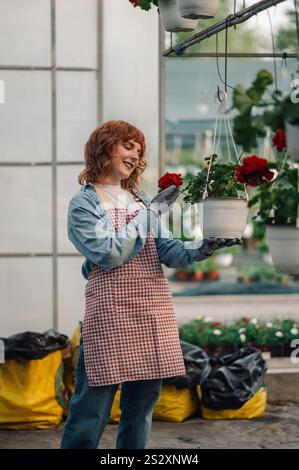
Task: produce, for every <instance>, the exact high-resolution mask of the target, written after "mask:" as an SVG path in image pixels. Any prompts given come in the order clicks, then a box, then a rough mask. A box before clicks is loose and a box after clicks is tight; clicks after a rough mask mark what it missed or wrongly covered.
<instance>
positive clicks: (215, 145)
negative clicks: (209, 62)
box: [203, 87, 249, 201]
mask: <svg viewBox="0 0 299 470" xmlns="http://www.w3.org/2000/svg"><path fill="white" fill-rule="evenodd" d="M216 100H218V101H220V105H219V107H218V110H217V114H216V119H215V126H214V135H213V141H212V150H211V156H210V159H209V164H208V171H207V178H206V184H205V189H204V192H203V199H206V198H207V197H208V196H209V193H208V185H209V178H210V173H211V168H212V164H213V160H214V154H217V153H218V151H219V149H220V138H221V131H222V124H224V130H225V137H226V144H227V150H228V158H229V162H231V163H233V161H232V155H231V149H230V145H229V141H230V140H231V143H232V147H233V150H234V153H235V157H236V165H237V164H238V163H239V161H240V159H241V157H242V154H243V152H242V153H241V155H239V154H238V150H237V147H236V144H235V141H234V137H233V133H232V129H231V125H230V121H229V117H228V113H227V93H226V91H224V90H219V87H218V90H217V92H216V94H215V101H216ZM244 193H245V195H246V199H247V201H248V200H249V195H248V192H247V188H246V185H244Z"/></svg>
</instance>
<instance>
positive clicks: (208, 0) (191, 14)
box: [178, 0, 219, 19]
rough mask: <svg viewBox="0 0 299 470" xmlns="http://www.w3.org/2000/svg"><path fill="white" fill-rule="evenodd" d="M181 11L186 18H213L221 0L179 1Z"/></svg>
mask: <svg viewBox="0 0 299 470" xmlns="http://www.w3.org/2000/svg"><path fill="white" fill-rule="evenodd" d="M178 5H179V10H180V13H181V15H182V16H183V17H184V18H192V19H199V18H213V16H214V15H215V13H216V11H217V10H218V7H219V0H178Z"/></svg>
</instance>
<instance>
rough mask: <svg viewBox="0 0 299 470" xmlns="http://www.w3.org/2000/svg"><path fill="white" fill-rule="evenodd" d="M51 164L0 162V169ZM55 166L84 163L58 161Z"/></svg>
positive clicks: (80, 163)
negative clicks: (3, 167)
mask: <svg viewBox="0 0 299 470" xmlns="http://www.w3.org/2000/svg"><path fill="white" fill-rule="evenodd" d="M52 164H53V162H52V161H51V162H17V161H15V162H14V161H7V162H5V161H2V162H0V167H2V166H8V167H10V166H17V167H18V166H19V167H21V166H52ZM56 164H57V166H67V165H83V164H84V162H83V160H82V161H72V160H70V161H69V162H63V161H61V162H59V161H57V162H56Z"/></svg>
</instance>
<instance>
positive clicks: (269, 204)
mask: <svg viewBox="0 0 299 470" xmlns="http://www.w3.org/2000/svg"><path fill="white" fill-rule="evenodd" d="M269 165H270V166H271V167H272V169H274V170H275V171H276V177H275V178H274V179H272V181H271V180H270V181H268V182H266V183H265V184H264V185H262V186H259V187H258V188H257V189H256V193H255V194H254V195H253V197H252V198H251V199H250V201H249V204H248V205H249V207H252V206H256V207H257V214H256V216H255V217H257V218H259V220H261V221H262V222H263V223H264V224H265V226H266V235H267V239H268V244H269V249H270V254H271V257H272V260H273V264H274V267H275V269H276V270H277V271H278V272H282V273H285V274H298V273H299V230H298V229H297V228H296V218H297V206H298V203H299V192H298V170H297V169H296V168H294V167H293V164H292V161H291V160H290V157H289V155H288V154H287V153H286V151H285V152H284V154H283V156H282V157H280V158H278V161H277V162H273V163H271V164H269Z"/></svg>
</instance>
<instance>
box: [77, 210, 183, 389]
mask: <svg viewBox="0 0 299 470" xmlns="http://www.w3.org/2000/svg"><path fill="white" fill-rule="evenodd" d="M139 210H140V209H137V210H135V211H134V212H131V213H129V212H128V210H127V209H125V208H109V209H108V214H109V216H110V218H111V221H112V222H113V225H114V228H115V230H119V229H121V228H122V227H123V226H124V224H126V223H128V222H129V221H130V220H131V218H133V217H134V216H135V215H136V214H137V213H138V211H139ZM82 336H83V348H84V362H85V368H86V374H87V378H88V384H89V386H99V385H109V384H115V383H122V382H125V381H131V380H146V379H155V378H163V377H172V376H177V375H185V374H186V369H185V365H184V359H183V354H182V349H181V346H180V340H179V334H178V327H177V322H176V317H175V312H174V308H173V303H172V296H171V291H170V286H169V282H168V279H167V277H166V275H165V273H164V271H163V269H162V266H161V263H160V261H159V257H158V252H157V249H156V244H155V239H154V238H153V235H152V234H151V233H150V232H148V234H147V239H146V242H145V245H144V248H143V249H142V251H141V252H140V253H139V254H138V255H137V256H136V257H134V258H133V259H131V261H129V262H127V263H125V264H123V265H121V266H119V267H116V268H113V269H111V270H109V271H104V270H103V269H101V268H100V267H98V266H94V267H93V269H92V270H91V272H90V274H89V277H88V282H87V284H86V287H85V316H84V321H83V329H82Z"/></svg>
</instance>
